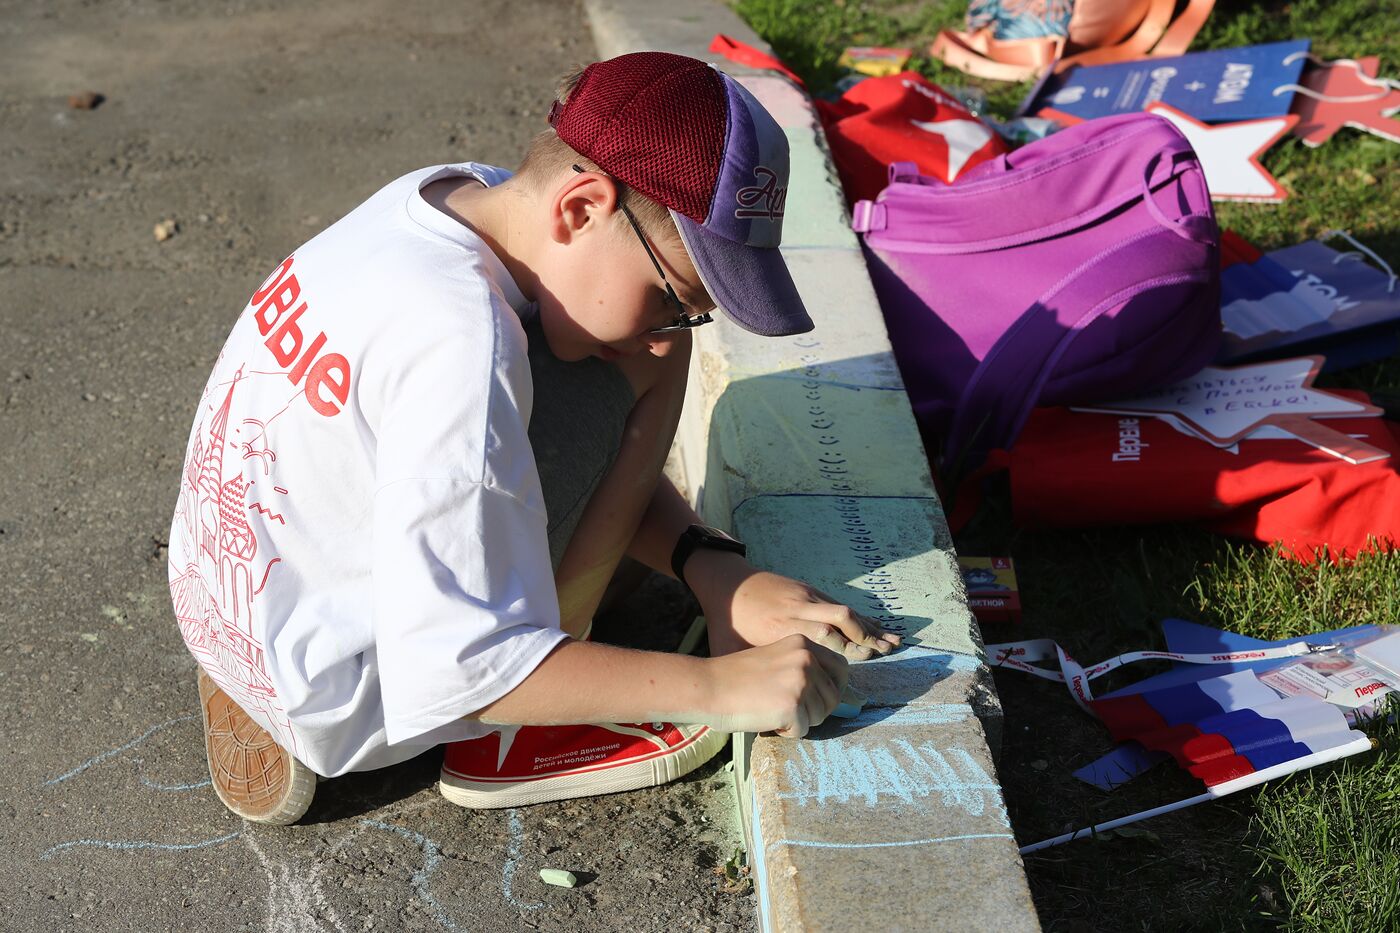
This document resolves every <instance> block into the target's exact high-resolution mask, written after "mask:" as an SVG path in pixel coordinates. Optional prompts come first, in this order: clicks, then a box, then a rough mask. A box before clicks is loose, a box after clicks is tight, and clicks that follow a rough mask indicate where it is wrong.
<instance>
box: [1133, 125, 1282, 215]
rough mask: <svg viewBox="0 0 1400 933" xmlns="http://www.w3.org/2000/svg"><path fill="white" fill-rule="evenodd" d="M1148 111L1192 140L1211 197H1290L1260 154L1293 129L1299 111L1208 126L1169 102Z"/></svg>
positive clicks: (1272, 200) (1268, 200) (1269, 199)
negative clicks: (1270, 171) (1268, 169)
mask: <svg viewBox="0 0 1400 933" xmlns="http://www.w3.org/2000/svg"><path fill="white" fill-rule="evenodd" d="M1147 112H1148V113H1155V114H1157V115H1158V116H1159V117H1163V118H1164V119H1167V120H1170V121H1171V122H1172V124H1174V125H1175V126H1176V128H1177V129H1179V130H1181V132H1182V134H1183V135H1185V136H1186V138H1187V139H1188V140H1190V142H1191V148H1192V149H1195V150H1196V156H1197V157H1198V158H1199V159H1200V160H1201V168H1202V169H1203V170H1204V171H1205V173H1206V186H1207V187H1208V188H1210V197H1211V200H1213V201H1262V202H1265V203H1275V202H1278V201H1282V200H1283V199H1284V198H1286V197H1288V192H1287V191H1285V190H1284V189H1283V186H1282V185H1280V184H1279V183H1278V181H1277V180H1276V179H1275V178H1274V176H1272V175H1270V174H1269V173H1268V171H1267V170H1265V168H1264V166H1263V165H1261V164H1260V162H1259V157H1260V156H1261V155H1263V154H1264V150H1266V149H1268V148H1269V147H1270V146H1272V145H1273V144H1274V143H1276V142H1278V140H1279V139H1280V138H1282V137H1283V135H1284V134H1285V133H1287V132H1288V131H1289V130H1290V129H1292V127H1293V126H1294V125H1295V124H1296V123H1297V122H1298V116H1297V115H1296V114H1290V115H1288V116H1283V117H1270V118H1268V119H1265V120H1245V121H1243V122H1240V123H1222V124H1220V125H1218V126H1208V125H1206V124H1205V123H1202V122H1201V121H1200V120H1197V119H1195V118H1193V117H1191V116H1189V115H1188V114H1185V113H1182V112H1181V111H1180V110H1177V109H1176V108H1175V107H1171V106H1169V105H1167V104H1162V103H1156V104H1153V105H1151V106H1150V107H1148V108H1147Z"/></svg>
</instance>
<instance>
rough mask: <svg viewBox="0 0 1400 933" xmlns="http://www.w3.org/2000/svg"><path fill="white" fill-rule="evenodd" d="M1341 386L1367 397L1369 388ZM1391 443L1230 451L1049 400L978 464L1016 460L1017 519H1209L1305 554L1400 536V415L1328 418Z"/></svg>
mask: <svg viewBox="0 0 1400 933" xmlns="http://www.w3.org/2000/svg"><path fill="white" fill-rule="evenodd" d="M1336 394H1337V395H1340V396H1345V397H1348V398H1354V399H1357V400H1359V401H1367V396H1366V395H1365V394H1364V393H1360V392H1340V391H1339V392H1336ZM1327 426H1328V427H1329V428H1332V429H1335V430H1337V431H1340V432H1342V433H1344V434H1351V435H1358V436H1361V437H1363V438H1364V440H1365V441H1366V443H1368V444H1371V445H1373V446H1375V447H1380V448H1382V449H1384V450H1387V451H1389V452H1390V454H1391V456H1390V457H1389V458H1387V459H1384V460H1377V461H1374V462H1372V463H1366V464H1362V465H1360V466H1357V465H1354V464H1351V463H1347V462H1346V461H1345V460H1340V459H1338V458H1336V457H1333V456H1331V455H1330V454H1326V453H1323V452H1322V451H1320V450H1317V449H1316V448H1314V447H1310V446H1308V445H1307V444H1305V443H1303V442H1302V441H1299V440H1294V439H1291V438H1289V439H1278V440H1250V439H1246V440H1243V441H1241V442H1240V443H1239V445H1238V446H1239V452H1238V453H1231V452H1230V451H1228V450H1221V449H1219V448H1217V447H1213V446H1211V445H1210V444H1207V443H1206V442H1204V441H1202V440H1199V439H1197V438H1193V437H1188V436H1187V435H1185V434H1182V433H1181V432H1179V431H1177V430H1176V429H1175V428H1172V427H1171V426H1170V425H1168V424H1166V423H1165V422H1162V421H1159V420H1157V419H1156V418H1135V417H1127V416H1122V415H1101V414H1089V413H1083V412H1072V411H1069V410H1068V409H1065V408H1038V409H1036V410H1035V411H1034V412H1033V413H1032V414H1031V417H1030V419H1029V420H1028V421H1027V422H1026V426H1025V429H1024V430H1023V431H1022V432H1021V436H1020V438H1019V439H1018V440H1017V441H1016V445H1015V447H1014V448H1012V449H1011V450H1010V451H996V452H995V453H994V455H993V457H992V458H991V459H990V460H989V461H988V464H987V466H986V467H985V468H984V469H983V470H981V471H979V476H985V475H986V473H987V472H988V471H989V470H996V469H1006V470H1007V471H1008V472H1009V474H1010V481H1011V506H1012V513H1013V516H1014V518H1015V521H1016V522H1017V524H1021V525H1025V526H1029V527H1046V526H1050V527H1084V526H1094V525H1098V526H1103V525H1136V524H1152V523H1164V522H1192V521H1195V522H1200V523H1201V524H1202V525H1204V527H1206V528H1208V529H1210V530H1212V531H1216V532H1218V533H1220V534H1224V535H1228V536H1230V537H1232V538H1240V539H1244V540H1247V541H1253V542H1256V543H1259V544H1266V545H1268V544H1273V543H1274V542H1280V543H1282V545H1283V546H1284V548H1285V549H1287V550H1288V551H1290V552H1291V553H1292V555H1293V556H1295V557H1297V558H1298V559H1299V560H1302V561H1304V562H1311V561H1312V560H1314V559H1316V557H1317V552H1318V550H1319V549H1320V548H1322V547H1326V549H1327V552H1328V555H1329V556H1330V557H1331V558H1333V559H1337V558H1341V557H1350V556H1354V555H1356V554H1357V553H1359V552H1361V551H1364V550H1367V549H1369V548H1370V547H1371V544H1372V539H1379V541H1380V543H1381V544H1382V546H1388V545H1390V544H1393V543H1394V542H1396V541H1400V424H1397V423H1396V422H1393V421H1389V420H1387V419H1384V418H1352V419H1346V418H1339V419H1328V421H1327ZM977 481H978V477H974V478H973V479H972V480H969V482H968V483H966V484H964V486H963V488H962V489H961V490H959V496H958V498H959V501H958V503H957V506H956V508H955V519H956V520H960V521H965V520H966V518H967V517H969V514H970V508H969V506H972V507H975V496H976V493H975V485H976V483H977Z"/></svg>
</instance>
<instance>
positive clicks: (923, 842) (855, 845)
mask: <svg viewBox="0 0 1400 933" xmlns="http://www.w3.org/2000/svg"><path fill="white" fill-rule="evenodd" d="M1015 838H1016V837H1015V836H1013V835H1012V834H1011V833H965V834H963V835H961V836H939V837H937V838H935V839H906V840H903V841H901V842H823V841H822V840H820V839H775V840H773V841H772V842H770V843H768V848H770V849H776V848H777V847H778V846H800V847H803V848H813V849H897V848H901V847H903V846H927V845H935V844H937V843H940V842H965V841H968V840H972V839H1015Z"/></svg>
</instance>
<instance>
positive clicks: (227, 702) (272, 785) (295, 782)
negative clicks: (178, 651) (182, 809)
mask: <svg viewBox="0 0 1400 933" xmlns="http://www.w3.org/2000/svg"><path fill="white" fill-rule="evenodd" d="M199 712H200V716H201V717H202V718H203V720H204V754H205V757H206V759H207V760H208V762H209V777H210V781H211V783H212V784H213V787H214V793H215V794H217V795H218V797H219V800H220V801H222V803H223V805H224V806H226V807H228V808H229V810H230V811H232V812H233V813H234V814H236V815H237V816H240V817H242V818H243V819H245V820H248V821H249V822H251V823H264V824H267V825H270V826H286V825H288V824H290V823H295V822H296V821H297V820H299V819H301V818H302V816H303V815H304V814H305V813H306V811H307V809H308V808H309V807H310V806H311V800H312V798H313V797H315V796H316V782H317V775H316V772H314V771H312V770H311V769H310V768H308V767H307V766H306V765H304V764H302V763H301V762H300V761H297V760H296V757H295V756H293V755H292V754H291V753H289V752H288V751H286V750H285V749H283V748H282V747H281V746H279V745H277V743H276V742H274V741H273V740H272V737H271V736H269V735H267V733H266V732H265V731H264V730H263V729H262V727H261V726H259V725H258V724H257V723H255V722H253V720H252V719H251V718H250V717H249V716H248V714H247V713H245V712H243V710H242V709H240V708H239V707H238V704H236V703H235V702H234V701H233V700H232V698H230V697H229V696H228V694H226V693H224V692H223V691H222V690H220V689H219V686H218V684H216V683H214V681H213V679H212V678H211V677H210V676H209V675H208V674H206V673H205V672H204V669H203V668H200V670H199ZM211 719H213V720H215V721H216V722H218V724H219V725H218V726H217V727H216V728H215V730H213V732H211V729H210V722H211ZM259 734H260V735H261V736H262V737H266V741H257V742H249V741H247V738H248V737H250V736H252V737H258V736H259ZM215 735H220V736H224V737H225V740H226V741H230V742H233V743H234V745H235V747H234V748H233V749H232V750H231V751H232V752H233V753H234V755H235V756H236V757H239V758H241V759H242V761H241V764H242V765H243V769H244V771H245V773H243V774H236V773H233V772H232V771H231V769H230V768H228V767H224V766H223V763H222V762H218V763H216V761H215V753H214V745H215ZM250 761H256V762H257V763H258V767H257V770H258V774H257V778H260V779H261V783H262V785H263V786H264V787H265V788H266V790H265V791H262V792H259V793H257V795H256V796H255V797H253V798H252V799H245V798H243V797H240V796H239V795H238V794H235V793H234V792H233V791H231V790H230V789H229V788H228V787H227V786H225V785H226V783H227V782H228V781H230V780H237V781H239V782H240V783H245V784H256V783H257V781H250V780H249V779H248V777H247V775H246V770H247V768H248V765H249V763H250Z"/></svg>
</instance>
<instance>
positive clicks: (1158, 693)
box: [1089, 670, 1366, 788]
mask: <svg viewBox="0 0 1400 933" xmlns="http://www.w3.org/2000/svg"><path fill="white" fill-rule="evenodd" d="M1089 705H1090V707H1091V708H1092V709H1093V711H1094V713H1095V714H1096V715H1097V716H1098V717H1099V718H1100V719H1101V720H1102V721H1103V723H1104V725H1105V726H1107V727H1108V730H1109V732H1110V733H1112V735H1113V738H1114V739H1115V740H1116V741H1119V742H1129V741H1131V742H1136V743H1137V744H1138V745H1139V746H1141V747H1142V748H1143V749H1145V750H1147V751H1148V752H1157V753H1165V754H1167V755H1170V756H1172V757H1173V758H1175V759H1176V762H1177V764H1179V765H1180V766H1181V767H1183V768H1185V769H1187V770H1188V771H1190V772H1191V773H1192V774H1193V775H1195V776H1196V777H1197V778H1199V779H1200V780H1201V781H1203V782H1204V783H1205V785H1206V786H1207V787H1212V788H1213V787H1216V786H1217V785H1221V784H1225V783H1226V782H1230V781H1235V780H1238V779H1240V778H1245V777H1248V776H1250V775H1254V774H1256V773H1258V772H1263V771H1270V770H1273V769H1275V768H1277V767H1278V766H1280V765H1284V764H1286V763H1288V762H1292V761H1299V760H1301V759H1305V758H1308V757H1309V756H1314V755H1319V754H1320V753H1323V752H1328V751H1330V750H1333V749H1339V748H1342V747H1344V746H1353V745H1356V743H1358V742H1365V741H1366V737H1365V736H1364V735H1362V734H1361V733H1359V732H1356V731H1355V730H1353V729H1351V728H1350V727H1349V726H1348V725H1347V722H1346V719H1345V718H1344V717H1343V715H1342V712H1341V710H1340V709H1338V708H1337V707H1335V706H1333V705H1331V704H1330V703H1326V702H1324V701H1322V700H1319V699H1316V698H1314V697H1309V696H1294V697H1286V698H1282V699H1280V698H1279V696H1278V694H1277V693H1275V692H1274V691H1273V690H1272V689H1270V688H1269V687H1267V686H1265V685H1264V684H1263V683H1261V682H1260V681H1259V679H1258V678H1257V677H1255V676H1254V672H1253V671H1248V670H1246V671H1237V672H1235V673H1231V674H1226V675H1224V676H1222V677H1211V678H1207V679H1204V680H1198V681H1196V682H1194V683H1188V684H1181V685H1179V686H1172V687H1166V688H1163V689H1160V690H1149V691H1144V692H1142V693H1136V694H1129V695H1122V696H1115V697H1105V698H1103V699H1098V700H1092V701H1090V704H1089Z"/></svg>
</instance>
